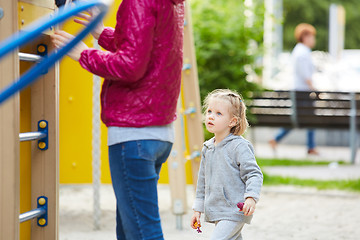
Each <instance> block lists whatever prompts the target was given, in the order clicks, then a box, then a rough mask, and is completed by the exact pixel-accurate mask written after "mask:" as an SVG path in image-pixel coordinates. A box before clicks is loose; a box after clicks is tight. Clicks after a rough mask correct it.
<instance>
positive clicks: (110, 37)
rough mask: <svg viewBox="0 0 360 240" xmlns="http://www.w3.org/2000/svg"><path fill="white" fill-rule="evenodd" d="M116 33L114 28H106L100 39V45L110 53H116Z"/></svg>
mask: <svg viewBox="0 0 360 240" xmlns="http://www.w3.org/2000/svg"><path fill="white" fill-rule="evenodd" d="M114 32H115V30H114V29H113V28H110V27H106V28H104V30H103V31H102V33H101V34H100V37H99V39H98V43H99V45H100V46H101V47H102V48H104V49H105V50H107V51H110V52H115V51H116V48H115V43H114Z"/></svg>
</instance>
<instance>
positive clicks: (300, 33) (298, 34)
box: [294, 23, 316, 42]
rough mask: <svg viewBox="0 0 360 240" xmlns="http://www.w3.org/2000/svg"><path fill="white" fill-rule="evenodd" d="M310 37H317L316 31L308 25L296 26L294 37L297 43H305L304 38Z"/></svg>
mask: <svg viewBox="0 0 360 240" xmlns="http://www.w3.org/2000/svg"><path fill="white" fill-rule="evenodd" d="M308 35H314V36H315V35H316V29H315V27H314V26H313V25H310V24H308V23H300V24H299V25H297V26H296V28H295V31H294V36H295V39H296V41H297V42H303V41H304V37H305V36H308Z"/></svg>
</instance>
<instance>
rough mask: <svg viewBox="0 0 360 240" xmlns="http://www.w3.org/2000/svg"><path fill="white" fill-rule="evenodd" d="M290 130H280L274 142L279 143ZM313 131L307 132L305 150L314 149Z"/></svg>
mask: <svg viewBox="0 0 360 240" xmlns="http://www.w3.org/2000/svg"><path fill="white" fill-rule="evenodd" d="M290 131H291V129H289V128H281V129H280V131H279V133H278V134H277V135H276V136H275V141H276V142H280V141H281V139H283V138H284V137H285V136H286V135H288V134H289V132H290ZM314 138H315V131H314V130H312V129H308V130H307V148H308V150H311V149H314V148H315V140H314Z"/></svg>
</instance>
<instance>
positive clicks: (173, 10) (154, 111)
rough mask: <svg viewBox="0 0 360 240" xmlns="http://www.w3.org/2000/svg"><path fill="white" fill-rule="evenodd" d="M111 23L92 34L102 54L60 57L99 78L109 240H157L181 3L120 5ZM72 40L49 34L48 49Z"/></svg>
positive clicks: (148, 0) (80, 48) (147, 0)
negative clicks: (111, 197)
mask: <svg viewBox="0 0 360 240" xmlns="http://www.w3.org/2000/svg"><path fill="white" fill-rule="evenodd" d="M79 17H80V18H82V19H76V20H75V22H77V23H80V24H83V25H87V24H88V22H89V20H91V13H90V15H88V14H84V13H83V14H80V15H79ZM116 21H117V22H116V27H115V29H113V28H109V27H106V28H105V27H104V26H103V25H102V24H100V25H99V26H98V27H97V28H96V29H95V30H94V31H93V33H92V35H93V36H94V38H95V39H98V42H99V45H100V46H101V47H103V48H104V49H105V51H102V50H96V49H92V48H88V47H87V46H86V45H85V44H84V43H83V42H81V43H80V44H78V45H77V46H75V47H74V48H73V50H72V51H71V52H70V53H69V54H68V55H69V56H70V57H71V58H72V59H74V60H76V61H79V62H80V65H81V66H82V67H83V68H84V69H86V70H88V71H89V72H91V73H93V74H96V75H98V76H100V77H103V78H105V81H104V83H103V86H102V92H101V119H102V121H103V122H104V123H105V125H106V126H107V127H108V149H109V162H110V172H111V179H112V184H113V188H114V192H115V196H116V201H117V211H116V235H117V239H118V240H123V239H127V240H145V239H152V240H162V239H164V237H163V233H162V228H161V222H160V214H159V207H158V195H157V182H158V178H159V173H160V169H161V166H162V164H163V163H164V162H165V161H166V159H167V157H168V156H169V154H170V151H171V148H172V143H173V141H174V129H173V125H172V122H173V121H174V120H175V119H176V105H177V100H178V96H179V93H180V83H181V69H182V64H183V63H182V58H183V28H184V0H137V1H133V0H123V1H122V2H121V4H120V7H119V9H118V12H117V18H116ZM72 38H73V36H72V35H70V34H68V33H66V32H64V31H56V32H55V33H54V34H53V35H52V41H53V44H54V45H55V46H56V47H62V46H64V45H65V44H66V43H68V42H69V41H70V39H72ZM74 81H80V80H78V79H74ZM89 84H90V83H89Z"/></svg>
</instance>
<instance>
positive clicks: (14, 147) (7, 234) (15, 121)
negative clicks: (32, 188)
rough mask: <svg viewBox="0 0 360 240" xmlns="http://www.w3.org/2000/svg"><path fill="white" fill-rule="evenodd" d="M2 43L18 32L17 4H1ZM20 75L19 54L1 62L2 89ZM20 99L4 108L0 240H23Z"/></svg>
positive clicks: (0, 109) (4, 0) (0, 0)
mask: <svg viewBox="0 0 360 240" xmlns="http://www.w3.org/2000/svg"><path fill="white" fill-rule="evenodd" d="M0 7H1V8H2V10H3V11H4V17H3V18H2V19H0V33H1V34H0V40H4V39H5V38H6V37H9V36H10V35H12V34H13V33H14V32H16V31H17V2H14V1H9V0H0ZM18 75H19V65H18V57H17V54H16V52H15V53H14V54H10V55H8V56H7V57H4V58H2V59H1V61H0V89H3V88H4V87H5V86H7V85H8V84H10V83H11V82H13V81H14V79H16V78H17V77H18ZM18 134H19V95H15V96H14V97H12V98H11V99H9V100H7V101H6V102H5V103H3V104H2V105H0V239H4V240H5V239H9V240H10V239H11V240H12V239H14V240H17V239H19V205H20V204H19V203H20V201H19V185H20V184H19V181H20V179H19V167H20V166H19V165H20V160H19V146H20V142H19V137H18V136H19V135H18Z"/></svg>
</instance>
